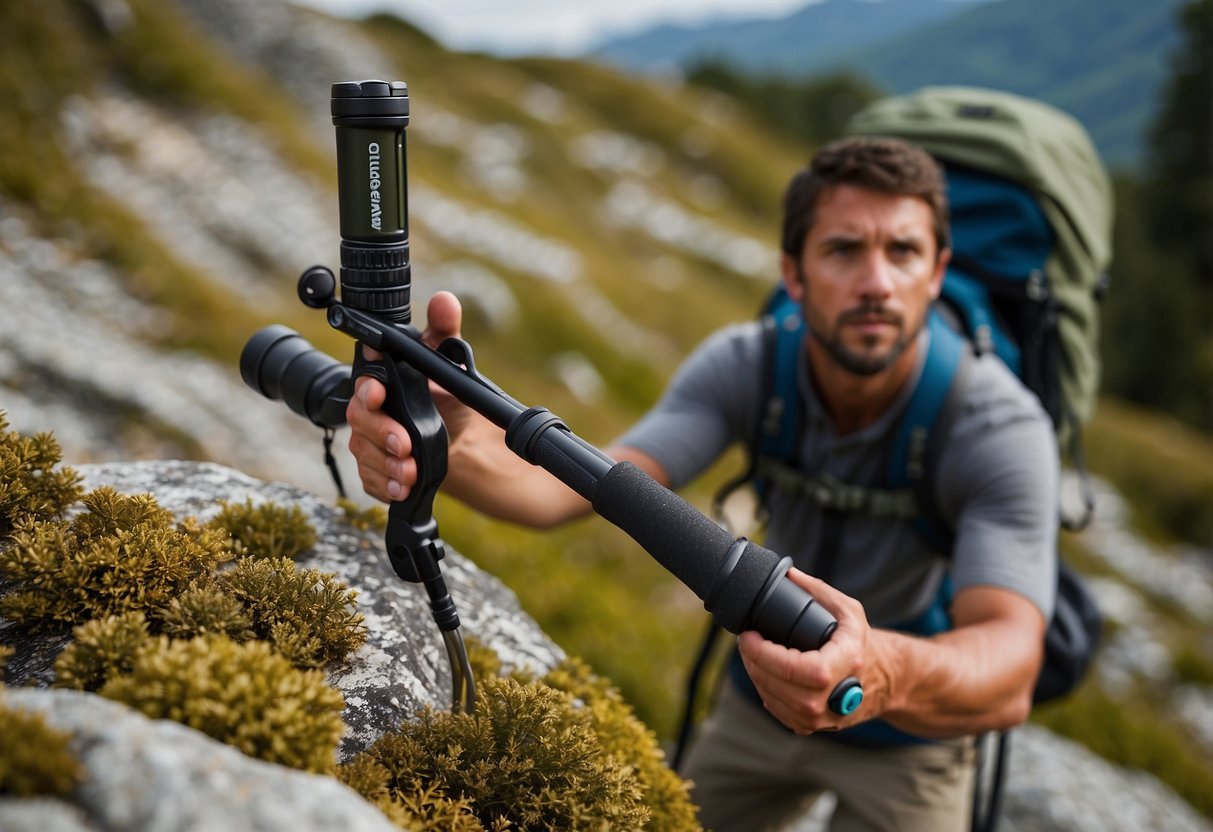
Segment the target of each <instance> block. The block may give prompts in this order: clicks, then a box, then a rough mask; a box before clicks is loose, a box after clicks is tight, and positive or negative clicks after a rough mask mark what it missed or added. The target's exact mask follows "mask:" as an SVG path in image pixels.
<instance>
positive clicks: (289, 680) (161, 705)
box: [100, 636, 345, 773]
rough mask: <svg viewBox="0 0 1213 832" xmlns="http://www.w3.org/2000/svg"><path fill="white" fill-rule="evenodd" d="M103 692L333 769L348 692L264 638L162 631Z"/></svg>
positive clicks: (271, 758) (250, 750)
mask: <svg viewBox="0 0 1213 832" xmlns="http://www.w3.org/2000/svg"><path fill="white" fill-rule="evenodd" d="M100 694H101V695H102V696H105V697H107V698H109V699H113V700H116V701H118V702H122V703H124V704H126V705H129V706H131V707H132V708H135V709H136V710H139V711H141V712H142V713H144V714H145V715H147V716H148V717H150V718H152V719H171V720H174V721H176V722H180V723H182V724H183V725H188V726H189V727H191V728H195V729H197V730H199V731H202V732H203V733H204V734H207V735H208V736H210V737H213V738H214V739H216V740H219V741H220V742H224V743H227V744H228V745H231V746H233V747H235V748H237V749H239V750H240V751H242V752H244V753H245V754H247V755H249V756H250V757H256V758H258V759H261V760H266V761H268V762H272V763H280V764H282V765H286V766H290V767H292V768H298V769H304V770H306V771H312V772H318V773H327V772H331V771H332V770H333V768H334V766H335V763H336V754H337V743H338V741H339V740H340V739H341V735H342V733H343V731H344V728H345V725H344V723H343V722H342V721H341V711H342V708H343V707H344V704H345V703H344V700H343V698H342V696H341V694H340V693H339V692H338V691H336V690H334V689H333V688H331V687H329V686H328V685H327V684H325V681H324V674H323V673H321V672H320V671H318V670H300V669H298V668H296V667H294V666H292V665H291V663H290V662H289V661H287V660H286V659H285V658H283V657H282V656H280V655H279V654H278V653H276V652H275V651H274V650H273V648H271V647H270V645H268V644H266V643H264V642H260V641H250V642H247V643H245V644H237V643H236V642H234V641H232V640H231V639H228V638H225V637H223V636H211V637H207V638H195V639H190V640H189V641H182V640H173V639H169V638H165V637H160V638H157V639H153V640H151V641H149V642H148V643H147V644H146V645H145V646H144V647H143V648H142V649H140V650H139V651H138V653H137V655H136V657H135V661H134V665H133V667H132V668H131V672H130V673H127V674H122V675H120V676H117V677H115V678H112V679H110V680H109V681H108V682H106V683H105V685H104V686H103V687H102V688H101V689H100Z"/></svg>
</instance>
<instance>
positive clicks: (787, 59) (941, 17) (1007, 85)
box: [594, 0, 1182, 167]
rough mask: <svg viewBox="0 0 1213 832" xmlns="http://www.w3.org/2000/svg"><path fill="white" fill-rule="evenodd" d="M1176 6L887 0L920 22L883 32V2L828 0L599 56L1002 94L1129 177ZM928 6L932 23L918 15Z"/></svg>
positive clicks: (1063, 0)
mask: <svg viewBox="0 0 1213 832" xmlns="http://www.w3.org/2000/svg"><path fill="white" fill-rule="evenodd" d="M1181 3H1182V0H1161V2H1159V3H1151V4H1145V5H1143V4H1141V3H1138V2H1136V0H1106V2H1101V3H1099V5H1098V13H1092V12H1093V11H1095V9H1093V4H1092V2H1091V0H996V1H995V2H989V1H988V0H983V2H976V3H965V4H963V5H961V4H956V3H948V2H946V0H914V2H912V3H906V4H902V3H897V4H896V5H894V4H893V3H892V2H890V0H885V2H884V4H883V5H884V7H885V8H896V9H899V10H901V11H902V14H903V15H907V19H908V18H910V17H913V16H912V15H909V14H908V12H907V11H906V10H909V9H918V10H919V11H918V12H916V14H919V15H920V19H919V22H918V23H906V24H905V25H903V26H901V27H900V29H899V30H898V31H892V32H885V31H882V30H881V28H880V27H879V26H874V25H872V24H871V22H870V21H871V20H872V19H873V18H876V19H877V20H879V18H880V15H879V14H878V13H877V12H878V11H879V10H880V7H881V5H882V4H881V3H871V2H865V0H825V2H822V3H819V4H814V5H811V6H808V7H806V8H804V9H802V10H801V11H799V12H797V13H796V14H794V15H790V16H788V17H786V18H783V19H780V20H777V21H769V22H768V21H762V22H757V21H756V22H752V23H744V22H736V23H733V24H718V25H714V26H711V27H702V28H700V29H696V30H686V29H683V30H679V31H678V35H677V37H673V36H670V37H664V38H663V37H658V34H659V31H660V32H661V33H665V32H667V31H668V30H666V29H661V30H653V31H652V32H650V33H642V34H639V35H635V36H633V37H632V38H630V39H620V40H618V41H612V42H610V43H606V44H601V45H600V46H599V47H598V48H597V50H596V51H595V53H594V55H595V57H597V58H599V59H604V60H611V61H613V62H616V63H617V64H619V65H621V66H623V67H624V68H627V69H629V70H631V71H640V72H646V71H652V70H653V69H654V68H656V67H661V68H663V69H668V68H669V64H670V63H671V62H674V63H677V64H679V65H680V66H686V65H687V64H688V63H693V62H694V61H696V60H698V59H700V58H711V59H712V60H717V61H724V62H726V63H729V64H731V65H732V66H734V67H735V68H736V69H738V70H740V71H742V72H746V73H753V74H759V75H781V76H784V77H787V78H806V77H819V76H821V75H823V74H828V73H837V72H851V73H855V74H859V75H862V76H864V77H866V78H868V79H869V80H870V81H872V82H874V83H875V84H877V85H878V86H879V87H881V88H883V89H885V90H887V91H889V92H895V93H896V92H908V91H910V90H912V89H914V88H917V87H920V86H925V85H929V84H964V85H971V86H988V87H995V88H998V89H1005V90H1007V91H1009V92H1015V93H1019V94H1021V95H1027V96H1029V97H1035V98H1040V99H1041V100H1044V101H1046V102H1048V103H1050V104H1052V105H1054V106H1056V107H1059V108H1061V109H1063V110H1066V111H1067V112H1069V113H1071V114H1072V115H1074V116H1075V117H1076V118H1078V119H1079V120H1080V121H1082V122H1083V123H1084V125H1085V126H1086V127H1087V129H1088V131H1089V132H1090V133H1091V135H1092V138H1093V139H1094V141H1095V143H1096V145H1097V146H1098V147H1099V148H1100V151H1101V153H1102V154H1103V155H1104V157H1105V158H1106V159H1107V160H1108V161H1109V163H1110V164H1112V165H1114V166H1130V167H1131V166H1133V165H1137V164H1139V163H1140V160H1141V156H1142V152H1143V150H1142V142H1143V131H1144V130H1145V128H1146V126H1147V125H1148V123H1149V121H1150V119H1151V118H1152V116H1153V115H1154V104H1155V102H1156V101H1157V100H1158V96H1159V94H1160V91H1161V89H1162V85H1163V83H1164V81H1165V78H1166V75H1167V72H1168V59H1169V55H1170V51H1171V50H1172V49H1173V48H1174V47H1175V45H1176V44H1177V43H1178V25H1177V22H1176V20H1175V11H1176V10H1177V9H1178V8H1179V6H1180V5H1181ZM947 6H951V7H952V8H950V9H945V7H947ZM932 7H934V9H935V13H934V14H923V13H922V11H921V10H923V9H929V8H932ZM945 10H946V11H947V13H946V14H945V13H943V12H944V11H945ZM814 28H819V29H820V30H821V31H822V32H824V33H833V32H836V31H838V30H839V29H840V28H841V29H842V30H843V31H844V32H847V33H848V34H847V35H845V39H843V40H841V41H840V45H831V44H830V43H829V42H828V36H827V37H820V38H819V37H817V36H815V35H812V34H811V31H812V30H813V29H814ZM806 30H808V31H809V32H810V34H806ZM735 35H737V36H736V37H735ZM798 37H799V39H798ZM823 40H824V41H826V43H824V44H822V41H823ZM836 40H837V38H836Z"/></svg>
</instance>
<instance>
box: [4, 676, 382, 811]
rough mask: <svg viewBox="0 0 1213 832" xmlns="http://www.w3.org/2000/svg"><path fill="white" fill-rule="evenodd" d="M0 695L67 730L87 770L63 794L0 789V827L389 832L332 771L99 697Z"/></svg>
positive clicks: (65, 693) (23, 691)
mask: <svg viewBox="0 0 1213 832" xmlns="http://www.w3.org/2000/svg"><path fill="white" fill-rule="evenodd" d="M4 700H5V702H6V704H7V705H8V706H9V707H13V708H19V709H22V710H26V711H36V712H40V713H42V714H44V715H45V718H46V720H47V722H48V723H49V724H51V725H52V726H54V727H56V728H58V729H60V730H63V731H67V732H68V733H70V734H71V736H72V741H71V744H70V747H71V750H72V751H73V752H74V753H75V754H76V755H77V756H78V757H79V759H80V761H81V763H82V764H83V765H84V767H85V768H86V770H87V772H88V774H87V776H86V778H85V779H84V780H83V781H82V782H81V783H80V784H79V785H78V786H77V787H76V789H75V790H74V791H73V792H72V794H71V796H70V798H69V800H52V799H49V798H24V799H23V798H15V797H0V829H4V830H5V832H77V830H80V832H84V830H110V829H121V830H123V831H124V832H153V830H154V832H229V830H234V829H239V830H246V832H270V830H288V829H289V830H291V832H328V830H332V829H341V830H344V832H396V827H395V826H394V825H393V824H392V823H391V822H390V821H389V820H388V819H387V818H386V817H384V816H383V814H382V813H381V812H379V810H377V809H375V808H374V807H373V806H371V805H370V804H369V803H367V802H366V801H365V800H363V799H362V797H361V796H360V795H358V794H357V793H356V792H354V791H353V790H352V789H349V788H347V787H346V786H344V785H342V784H341V783H339V782H337V780H335V779H333V778H332V777H324V776H321V775H316V774H307V773H305V772H301V771H294V770H292V769H289V768H285V767H283V766H278V765H273V764H271V763H264V762H261V761H260V760H254V759H252V758H251V757H246V756H245V755H244V754H241V753H240V752H239V751H237V750H236V749H234V748H231V747H229V746H226V745H224V744H222V743H219V742H216V741H214V740H212V739H210V738H209V737H207V736H205V735H204V734H201V733H199V732H198V731H195V730H193V729H191V728H186V727H185V726H184V725H180V724H178V723H176V722H169V721H167V720H151V719H148V718H146V717H145V716H143V715H142V714H140V713H138V712H136V711H133V710H131V709H130V708H127V707H126V706H124V705H120V704H118V703H116V702H110V701H109V700H106V699H103V698H101V697H100V696H95V695H93V694H87V693H79V692H76V691H66V690H30V689H18V690H9V691H6V692H5V693H4Z"/></svg>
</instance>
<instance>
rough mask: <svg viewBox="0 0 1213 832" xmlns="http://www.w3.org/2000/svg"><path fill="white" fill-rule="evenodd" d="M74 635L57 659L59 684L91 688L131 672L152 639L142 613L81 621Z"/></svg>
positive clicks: (97, 687)
mask: <svg viewBox="0 0 1213 832" xmlns="http://www.w3.org/2000/svg"><path fill="white" fill-rule="evenodd" d="M72 636H73V638H74V641H73V642H72V643H71V644H69V645H68V646H67V647H65V648H64V649H63V652H62V653H60V654H59V657H58V658H57V659H55V687H61V688H74V689H75V690H87V691H96V690H99V689H100V688H101V687H102V685H104V684H105V683H106V682H107V681H109V680H110V679H112V678H114V677H116V676H119V675H120V674H123V673H129V672H130V671H131V670H132V669H133V668H134V666H135V658H136V656H138V654H139V650H140V649H142V648H143V647H144V645H146V644H147V642H148V640H149V639H150V638H151V635H150V634H149V633H148V629H147V619H146V618H144V616H143V613H141V612H129V613H126V614H124V615H111V616H109V617H108V618H104V619H95V620H93V621H90V622H88V623H87V624H81V625H80V626H79V627H77V628H76V629H75V630H74V631H73V632H72Z"/></svg>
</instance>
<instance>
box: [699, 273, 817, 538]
mask: <svg viewBox="0 0 1213 832" xmlns="http://www.w3.org/2000/svg"><path fill="white" fill-rule="evenodd" d="M760 323H761V325H762V336H761V337H762V344H761V350H762V356H761V359H760V360H761V363H760V371H761V393H760V398H759V402H760V404H759V407H760V408H761V409H760V410H759V412H758V414H757V418H756V419H755V422H754V432H753V435H752V438H751V439H750V442H749V444H748V445H747V446H746V453H747V455H748V459H747V462H746V468H745V470H744V471H742V473H741V474H740V475H738V476H737V477H735V478H733V479H731V480H729V481H728V482H726V483H725V484H724V485H723V486H721V488H720V490H718V491H717V492H716V494H715V495H714V496H713V498H712V513H713V516H714V517H716V518H717V519H721V518H722V517H723V512H722V507H723V505H724V501H725V499H727V498H728V496H729V495H730V494H732V493H733V491H735V490H736V489H737V488H739V487H741V486H742V485H745V484H746V483H748V482H753V483H754V487H755V490H756V491H757V492H758V495H759V497H760V501H763V502H765V499H766V491H767V487H768V478H767V477H765V476H763V475H762V472H761V471H760V470H759V469H760V465H759V460H760V459H762V458H776V459H780V460H785V461H787V462H789V463H790V462H791V461H792V460H793V459H794V458H795V455H796V446H797V443H798V441H799V438H800V434H801V430H800V429H801V424H802V420H801V414H800V386H799V379H800V377H799V371H798V365H799V361H800V352H801V350H802V348H803V347H802V345H803V343H804V338H805V334H806V332H807V326H806V324H805V322H804V316H803V315H801V313H800V309H799V307H798V306H797V305H796V303H795V301H793V300H792V299H791V298H789V297H788V296H787V294H786V293H785V292H784V291H783V288H782V286H780V287H777V288H776V290H775V291H774V292H773V293H772V295H771V297H770V298H769V299H768V300H767V304H766V307H765V310H764V312H763V314H762V317H761V318H760Z"/></svg>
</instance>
